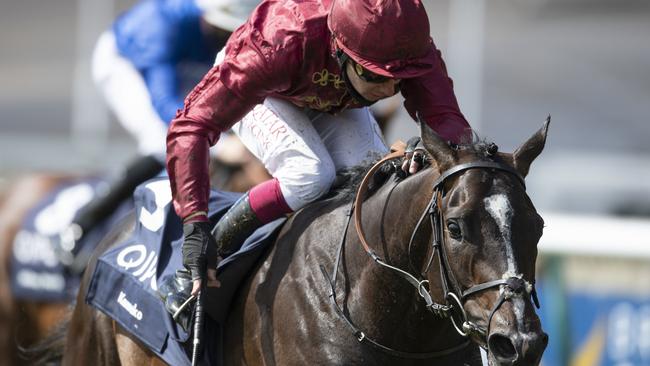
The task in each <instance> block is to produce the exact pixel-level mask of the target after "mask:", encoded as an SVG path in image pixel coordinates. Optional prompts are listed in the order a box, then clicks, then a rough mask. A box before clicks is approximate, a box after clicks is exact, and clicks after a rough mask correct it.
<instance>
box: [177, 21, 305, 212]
mask: <svg viewBox="0 0 650 366" xmlns="http://www.w3.org/2000/svg"><path fill="white" fill-rule="evenodd" d="M256 35H257V36H256ZM256 39H257V41H256ZM285 46H286V44H285ZM295 52H299V51H295V50H294V49H292V48H290V47H282V48H276V49H269V46H268V43H267V42H264V41H263V40H262V39H259V33H258V32H256V31H252V32H249V33H247V34H246V33H242V32H239V33H235V34H233V37H232V38H231V41H229V42H228V49H227V53H226V56H225V59H224V60H223V62H222V63H221V64H220V65H218V66H215V67H214V68H212V70H210V71H209V72H208V74H206V76H205V77H204V78H203V80H202V81H201V82H200V83H199V84H198V85H197V86H196V87H195V88H194V90H193V91H192V92H191V93H190V94H189V95H188V96H187V98H186V99H185V105H184V107H183V109H182V110H180V111H179V112H178V113H177V115H176V118H175V119H174V120H173V121H172V123H171V125H170V127H169V131H168V133H167V171H168V173H169V179H170V182H171V188H172V196H173V198H174V209H175V210H176V213H177V214H178V215H179V217H181V218H185V217H187V216H189V215H190V214H193V213H196V212H199V211H207V207H208V198H209V194H210V180H209V174H208V164H209V153H208V150H209V147H210V146H211V145H214V144H216V143H217V140H218V139H219V135H220V134H221V132H223V131H226V130H228V129H229V128H230V127H231V126H232V125H233V124H235V123H236V122H238V121H239V120H241V119H242V118H243V117H244V116H245V115H246V114H247V113H248V112H249V111H250V110H252V109H253V107H254V106H255V105H257V104H260V103H262V102H263V101H264V98H265V97H266V96H267V95H270V94H271V93H274V92H278V91H282V90H284V89H286V88H287V87H288V84H289V81H288V80H290V75H287V74H288V73H287V70H291V68H289V69H287V66H292V62H290V60H296V57H295ZM288 60H289V61H288ZM294 69H295V68H294ZM280 76H283V77H280ZM199 219H200V220H205V219H206V218H205V217H200V218H199Z"/></svg>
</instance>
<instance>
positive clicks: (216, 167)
mask: <svg viewBox="0 0 650 366" xmlns="http://www.w3.org/2000/svg"><path fill="white" fill-rule="evenodd" d="M237 152H239V150H232V151H230V154H228V155H226V156H223V157H222V158H221V159H212V161H211V181H212V185H213V186H214V187H215V188H218V189H222V190H229V191H234V192H238V191H240V192H243V191H246V190H248V189H249V188H251V187H252V186H254V185H256V184H258V183H261V182H262V181H264V180H266V179H268V178H269V177H270V176H269V174H268V172H266V170H265V169H264V166H263V165H262V164H261V163H260V162H259V161H258V160H257V159H255V158H254V157H252V155H250V153H248V155H246V156H237V155H236V154H237ZM79 178H80V177H79V176H73V175H69V174H68V175H65V174H59V175H57V174H33V175H26V176H24V177H21V178H18V179H16V180H15V181H13V182H11V183H10V184H9V185H8V186H7V187H5V189H4V190H3V192H2V195H0V365H6V366H11V365H20V364H24V360H21V357H20V356H19V353H20V352H19V347H29V346H30V345H33V344H35V343H36V342H38V341H39V340H41V339H43V338H44V337H45V336H46V335H47V334H48V333H49V332H51V331H52V330H53V329H54V328H55V326H56V325H57V324H59V323H61V321H63V320H64V319H65V318H66V316H67V315H68V313H69V309H68V308H69V306H70V302H69V301H45V300H41V301H31V300H23V299H17V298H16V297H15V296H14V294H13V293H12V290H11V285H10V283H11V278H10V276H11V271H10V266H11V258H12V255H13V252H12V251H13V242H14V239H15V238H16V234H17V233H18V230H19V229H20V227H21V224H22V223H23V222H24V220H25V219H26V216H27V214H28V213H29V212H30V211H31V210H32V209H33V208H34V207H35V206H36V205H37V204H39V203H40V202H41V201H42V200H43V199H44V198H45V197H47V196H48V195H49V194H51V193H52V192H53V191H54V190H55V189H56V188H57V187H59V186H60V185H63V184H66V183H70V184H72V182H74V181H75V180H78V179H79Z"/></svg>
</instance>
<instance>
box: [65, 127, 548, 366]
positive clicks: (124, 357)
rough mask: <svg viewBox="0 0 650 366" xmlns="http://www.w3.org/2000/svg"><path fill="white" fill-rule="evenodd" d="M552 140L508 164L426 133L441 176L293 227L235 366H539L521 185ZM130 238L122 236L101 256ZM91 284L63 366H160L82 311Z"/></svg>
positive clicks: (233, 346) (527, 204) (330, 207)
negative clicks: (484, 365) (484, 360)
mask: <svg viewBox="0 0 650 366" xmlns="http://www.w3.org/2000/svg"><path fill="white" fill-rule="evenodd" d="M547 128H548V122H547V123H546V124H545V125H544V126H543V127H542V128H541V129H540V130H539V131H538V132H537V133H536V134H534V135H533V136H532V137H531V138H529V139H528V140H527V141H526V142H524V143H523V144H522V145H521V146H520V147H519V148H518V149H517V150H516V151H515V152H514V153H513V154H505V153H499V152H497V148H496V145H494V144H486V143H475V144H471V145H460V146H450V145H449V144H447V143H446V142H444V141H442V140H441V139H440V138H439V137H438V136H437V135H436V134H435V133H433V132H432V131H430V130H429V129H428V127H425V128H423V129H422V131H421V135H422V139H423V142H424V146H425V148H426V150H427V152H428V153H429V155H430V156H431V167H429V168H427V169H424V170H422V171H420V172H418V173H416V174H414V175H413V176H410V177H408V178H405V179H398V178H397V177H396V174H391V175H388V174H385V175H386V176H387V177H386V178H384V179H383V184H380V183H382V182H379V181H380V180H381V179H379V178H377V179H376V180H377V181H378V182H377V186H378V188H376V189H373V190H372V191H373V193H372V194H371V195H370V196H369V197H367V198H366V199H365V200H360V199H359V200H357V202H358V203H359V204H360V202H361V201H363V206H362V207H359V204H358V205H357V212H355V214H354V215H355V218H356V219H357V220H358V222H357V225H355V223H353V222H352V221H351V220H350V217H351V216H352V212H353V211H352V210H351V202H350V200H349V199H347V200H345V199H341V198H340V197H338V198H337V197H334V198H331V199H326V200H323V201H320V202H317V203H315V204H312V205H310V206H308V207H307V208H305V209H303V210H301V211H299V212H297V213H295V214H294V215H293V216H292V217H291V218H290V219H289V220H288V222H287V223H286V225H285V226H284V227H283V229H282V231H281V232H280V234H279V236H278V238H277V240H276V242H275V245H274V247H273V248H272V249H271V250H269V253H268V254H267V255H266V256H265V258H264V259H263V260H262V261H261V262H260V264H259V266H258V268H257V269H256V270H255V271H254V273H253V274H252V275H251V277H250V278H249V279H248V281H247V282H246V284H245V285H244V286H243V287H242V288H241V290H240V292H239V294H238V295H237V296H236V298H235V300H234V302H233V303H232V305H231V313H230V315H229V317H228V319H227V322H226V324H225V325H224V333H225V337H224V338H225V344H224V354H225V356H224V357H225V360H224V361H225V365H248V366H253V365H255V366H256V365H266V366H269V365H280V366H288V365H307V364H309V365H396V364H398V365H432V364H435V365H454V366H455V365H480V364H481V357H480V355H479V346H480V347H484V348H486V349H487V350H488V361H489V363H490V364H491V365H537V364H539V362H540V359H541V357H542V353H543V351H544V349H545V347H546V344H547V335H546V334H545V333H544V332H543V331H542V327H541V324H540V320H539V318H538V316H537V315H536V312H535V308H534V303H536V302H537V300H536V295H535V289H534V284H535V262H536V258H537V243H538V241H539V239H540V237H541V235H542V229H543V220H542V218H541V217H540V216H539V215H538V214H537V212H536V210H535V207H534V206H533V204H532V202H531V201H530V199H529V198H528V195H527V194H526V191H525V186H524V181H523V177H525V176H526V175H527V173H528V170H529V167H530V165H531V163H532V161H533V160H534V159H535V158H536V157H537V156H538V155H539V154H540V153H541V151H542V150H543V148H544V144H545V141H546V135H547ZM388 167H389V168H390V165H388ZM393 171H398V169H393ZM362 187H363V185H362ZM355 226H358V229H359V230H355ZM132 229H133V222H132V221H131V222H125V223H124V224H123V225H122V226H120V227H118V228H116V230H115V231H114V232H113V233H112V234H111V235H109V237H108V238H106V239H105V240H104V241H103V243H102V248H100V249H99V251H103V250H105V249H107V248H108V247H110V246H111V245H113V244H114V243H116V242H119V241H120V240H122V239H123V238H125V237H127V236H128V235H129V234H130V231H131V230H132ZM361 238H363V240H362V239H361ZM90 266H94V262H91V264H90ZM88 273H92V271H87V272H86V278H85V279H84V282H83V284H82V288H81V290H80V293H79V295H78V296H79V297H78V300H77V305H76V307H75V309H74V312H73V315H72V319H71V322H70V324H69V328H68V332H67V341H66V345H65V352H64V356H63V364H64V365H89V364H92V365H116V364H122V365H144V364H151V363H155V362H157V361H156V360H155V357H154V356H153V355H152V354H151V353H150V352H149V351H148V350H147V349H146V348H145V347H143V346H141V345H140V344H139V343H138V342H137V341H135V340H133V339H132V338H131V337H130V336H129V335H128V334H126V333H125V332H124V331H123V330H122V329H120V327H119V326H116V324H115V323H114V322H113V321H112V320H111V319H110V318H108V317H107V316H106V315H104V314H102V313H101V312H99V311H97V310H96V309H94V308H91V307H89V306H88V305H86V304H84V302H83V298H84V296H85V288H86V286H87V284H88V281H89V278H87V277H88ZM207 296H208V298H209V296H210V293H209V292H208V294H207ZM208 314H209V310H208ZM208 346H209V345H208Z"/></svg>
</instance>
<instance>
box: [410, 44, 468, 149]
mask: <svg viewBox="0 0 650 366" xmlns="http://www.w3.org/2000/svg"><path fill="white" fill-rule="evenodd" d="M437 56H438V57H437V58H438V60H439V63H438V64H436V65H435V66H434V68H433V70H431V72H429V73H427V74H425V75H422V76H420V77H417V78H413V79H405V80H402V95H403V96H404V98H405V101H404V106H405V107H406V110H407V111H408V112H409V114H410V115H411V117H412V118H413V119H416V113H418V114H419V115H420V117H421V118H422V119H423V120H424V121H425V122H426V123H427V124H428V125H429V127H431V128H432V129H433V130H434V131H436V132H437V133H438V135H440V136H441V137H442V138H443V139H445V140H448V141H452V142H454V143H459V142H463V141H471V138H472V130H471V127H470V125H469V123H467V120H466V119H465V117H464V116H463V114H462V113H461V112H460V109H459V107H458V102H457V101H456V96H455V95H454V90H453V83H452V81H451V79H450V78H449V76H448V75H447V69H446V67H445V63H444V61H443V60H442V57H441V56H440V51H437Z"/></svg>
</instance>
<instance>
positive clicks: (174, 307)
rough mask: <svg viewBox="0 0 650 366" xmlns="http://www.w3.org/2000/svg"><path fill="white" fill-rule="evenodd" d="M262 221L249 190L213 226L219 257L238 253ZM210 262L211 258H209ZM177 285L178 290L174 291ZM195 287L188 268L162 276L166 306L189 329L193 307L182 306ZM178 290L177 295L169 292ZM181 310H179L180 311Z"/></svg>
mask: <svg viewBox="0 0 650 366" xmlns="http://www.w3.org/2000/svg"><path fill="white" fill-rule="evenodd" d="M260 226H262V223H261V222H260V221H259V219H258V218H257V215H255V212H253V209H252V208H251V205H250V201H249V199H248V193H247V194H245V195H244V196H242V197H241V198H240V199H239V200H237V202H235V204H234V205H232V207H230V209H229V210H228V211H227V212H226V213H225V214H224V215H223V217H221V219H220V220H219V222H217V224H216V225H215V227H214V229H212V235H213V236H214V237H215V240H216V243H217V254H218V257H219V259H222V258H226V257H227V256H229V255H231V254H233V253H235V252H237V251H238V250H239V248H241V246H242V244H244V241H246V238H248V237H249V236H250V235H251V234H252V233H253V232H254V231H255V230H257V228H259V227H260ZM207 262H208V263H210V262H211V261H210V260H208V261H207ZM174 288H176V290H174ZM191 288H192V279H191V277H190V276H189V273H188V272H187V271H186V270H180V271H176V273H175V275H174V276H166V277H165V278H163V279H162V284H161V285H160V290H159V296H160V297H161V298H162V299H163V301H164V302H165V308H166V309H167V311H168V312H169V313H171V314H172V315H174V314H176V315H177V316H176V317H175V320H176V321H177V322H178V323H179V324H180V325H181V326H182V327H183V329H185V330H187V329H188V328H187V326H188V324H189V322H190V319H192V311H193V305H192V306H183V305H184V304H185V303H186V302H187V299H188V298H189V295H190V292H189V291H187V289H189V290H190V291H191ZM172 291H176V294H175V295H170V293H171V292H172ZM179 309H181V311H180V312H179V311H178V310H179Z"/></svg>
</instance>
